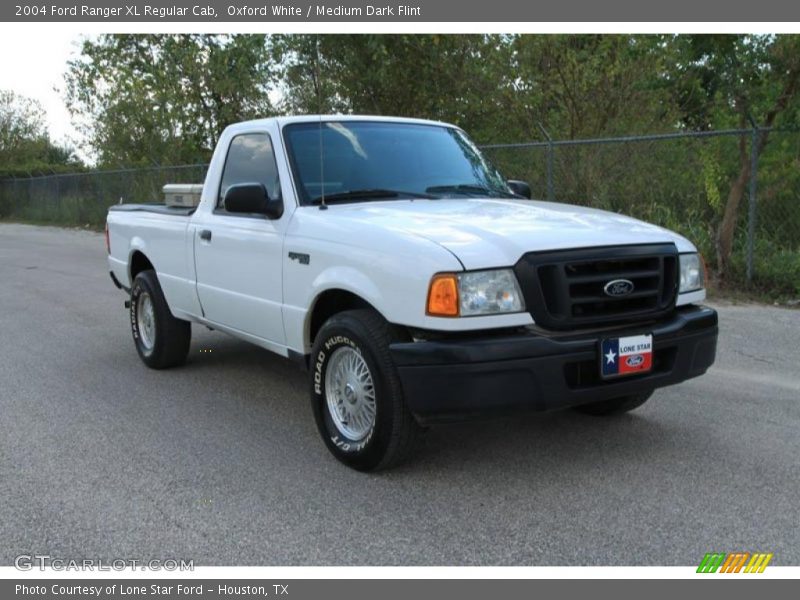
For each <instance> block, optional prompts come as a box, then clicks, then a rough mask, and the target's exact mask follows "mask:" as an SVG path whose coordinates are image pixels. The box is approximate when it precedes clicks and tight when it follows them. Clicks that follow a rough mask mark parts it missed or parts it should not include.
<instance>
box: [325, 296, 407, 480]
mask: <svg viewBox="0 0 800 600" xmlns="http://www.w3.org/2000/svg"><path fill="white" fill-rule="evenodd" d="M392 339H393V336H392V329H391V327H390V325H389V324H388V323H387V322H386V320H385V319H383V317H381V316H380V315H379V314H378V313H376V312H375V311H373V310H369V309H360V310H349V311H345V312H341V313H339V314H337V315H334V316H333V317H331V318H330V319H328V321H326V322H325V324H324V325H323V326H322V328H321V329H320V331H319V333H318V334H317V336H316V339H315V340H314V346H313V349H312V351H311V365H310V367H311V405H312V408H313V411H314V419H315V421H316V423H317V428H318V429H319V432H320V435H321V436H322V439H323V440H324V442H325V445H326V446H327V447H328V449H329V450H330V452H331V454H333V455H334V456H335V457H336V458H337V459H338V460H340V461H341V462H343V463H344V464H346V465H348V466H349V467H352V468H354V469H357V470H359V471H373V470H378V469H386V468H388V467H392V466H395V465H397V464H399V463H400V462H402V461H403V460H404V459H405V458H407V457H408V455H409V454H410V452H411V450H412V449H413V447H414V444H415V440H416V437H417V434H418V433H419V430H420V427H419V425H418V424H417V422H416V420H415V419H414V417H413V415H412V414H411V413H410V412H409V410H408V408H407V407H406V404H405V400H404V399H403V390H402V387H401V385H400V379H399V377H398V375H397V369H396V368H395V365H394V363H393V361H392V358H391V355H390V353H389V343H390V342H391V341H392ZM340 350H341V352H339V351H340ZM351 350H355V354H356V355H357V356H355V355H354V354H353V353H352V352H351ZM335 355H336V356H339V357H338V358H335V359H334V361H336V360H338V361H344V360H346V359H345V358H343V357H349V358H351V359H352V360H353V361H356V362H357V365H358V366H359V367H363V364H364V363H365V364H366V367H367V369H368V375H369V376H370V377H371V380H370V381H371V382H372V384H373V385H372V386H371V387H370V386H369V384H367V385H366V387H361V388H359V389H360V390H363V389H369V390H372V391H373V397H374V402H373V403H371V404H370V406H372V407H373V409H374V413H373V414H374V417H372V418H369V416H368V417H367V418H366V419H364V420H363V421H362V424H363V423H367V425H365V426H364V429H365V433H363V434H361V435H358V436H356V435H352V436H350V435H348V434H347V433H346V432H345V431H343V429H342V427H344V428H347V427H348V424H352V423H355V422H356V421H355V419H353V420H350V419H343V418H342V417H341V416H339V417H337V416H335V415H334V414H333V411H334V410H336V409H334V408H331V407H330V405H329V402H328V398H329V396H328V389H327V385H328V379H327V375H328V368H329V366H331V362H332V358H333V357H334V356H335ZM360 359H363V363H362V362H361V361H360ZM336 372H337V371H334V372H332V373H331V387H333V379H334V378H335V373H336ZM361 372H362V373H363V369H362V371H361ZM339 382H340V383H343V382H344V380H343V379H339ZM355 385H356V386H358V385H359V383H358V382H357V383H356V384H355ZM344 388H350V389H349V393H350V396H351V398H352V397H356V396H357V398H353V399H352V405H353V406H356V403H363V402H365V401H364V400H363V398H364V394H361V395H359V394H358V393H353V388H352V387H350V383H347V384H346V385H344V386H341V387H340V392H336V391H331V397H332V398H334V399H332V402H333V403H336V400H335V398H339V399H340V400H341V402H339V403H338V405H339V406H344V403H345V402H346V401H347V400H345V399H344V396H345V395H346V393H345V392H346V390H344ZM337 393H338V396H337ZM366 395H367V396H368V395H369V394H368V393H367V394H366ZM361 414H362V415H363V413H361ZM337 420H338V421H339V424H338V425H337ZM342 421H344V422H345V423H344V424H342ZM348 422H349V423H348Z"/></svg>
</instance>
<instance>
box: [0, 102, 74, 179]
mask: <svg viewBox="0 0 800 600" xmlns="http://www.w3.org/2000/svg"><path fill="white" fill-rule="evenodd" d="M65 166H71V167H76V166H78V163H77V161H76V159H75V158H74V156H73V153H72V151H71V150H70V149H69V148H66V147H62V146H59V145H57V144H55V143H53V141H52V140H51V139H50V136H49V134H48V132H47V127H46V125H45V112H44V110H43V109H42V107H41V105H40V104H39V103H38V102H37V101H35V100H32V99H30V98H26V97H24V96H20V95H18V94H15V93H14V92H12V91H10V90H0V174H20V175H24V174H29V173H30V174H37V173H40V172H45V173H47V172H51V171H52V170H53V169H59V168H61V167H65Z"/></svg>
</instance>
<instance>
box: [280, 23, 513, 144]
mask: <svg viewBox="0 0 800 600" xmlns="http://www.w3.org/2000/svg"><path fill="white" fill-rule="evenodd" d="M273 44H274V45H273V48H274V51H275V53H276V58H277V60H278V61H279V64H280V73H281V81H282V88H281V90H282V96H283V103H282V106H281V108H282V110H284V111H287V112H300V113H326V112H353V113H359V114H388V115H396V116H410V117H424V118H429V119H440V120H445V121H448V122H452V123H455V124H458V125H462V126H465V127H469V128H470V130H471V132H472V133H473V135H475V136H476V137H481V136H482V135H484V134H486V135H488V134H489V132H490V131H491V132H493V133H496V132H494V131H493V127H494V126H496V125H498V124H500V123H502V122H503V120H502V119H501V118H500V117H501V112H500V110H498V109H499V106H498V105H497V104H496V102H497V96H498V94H497V93H498V88H499V87H500V85H501V84H502V82H503V80H504V77H505V75H506V71H507V69H508V67H509V66H510V65H509V62H508V60H507V59H506V58H507V57H506V56H505V55H504V51H506V50H507V44H503V43H502V39H501V38H500V37H498V36H484V35H378V34H370V35H336V36H330V35H328V36H312V35H299V36H296V35H293V36H276V37H275V38H274V40H273Z"/></svg>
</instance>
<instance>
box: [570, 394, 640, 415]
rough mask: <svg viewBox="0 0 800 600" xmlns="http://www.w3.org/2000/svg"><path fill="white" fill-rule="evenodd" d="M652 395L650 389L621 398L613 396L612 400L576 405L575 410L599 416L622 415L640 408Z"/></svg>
mask: <svg viewBox="0 0 800 600" xmlns="http://www.w3.org/2000/svg"><path fill="white" fill-rule="evenodd" d="M652 395H653V392H652V391H650V392H643V393H641V394H632V395H630V396H621V397H619V398H611V399H610V400H600V401H599V402H592V403H590V404H582V405H580V406H576V407H575V410H577V411H578V412H582V413H584V414H587V415H593V416H598V417H604V416H611V415H620V414H622V413H626V412H629V411H632V410H633V409H634V408H639V407H640V406H641V405H642V404H644V403H645V402H647V401H648V400H649V399H650V396H652Z"/></svg>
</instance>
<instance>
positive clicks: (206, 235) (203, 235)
mask: <svg viewBox="0 0 800 600" xmlns="http://www.w3.org/2000/svg"><path fill="white" fill-rule="evenodd" d="M200 239H201V240H205V241H207V242H210V241H211V230H210V229H203V230H202V231H201V232H200Z"/></svg>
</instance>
